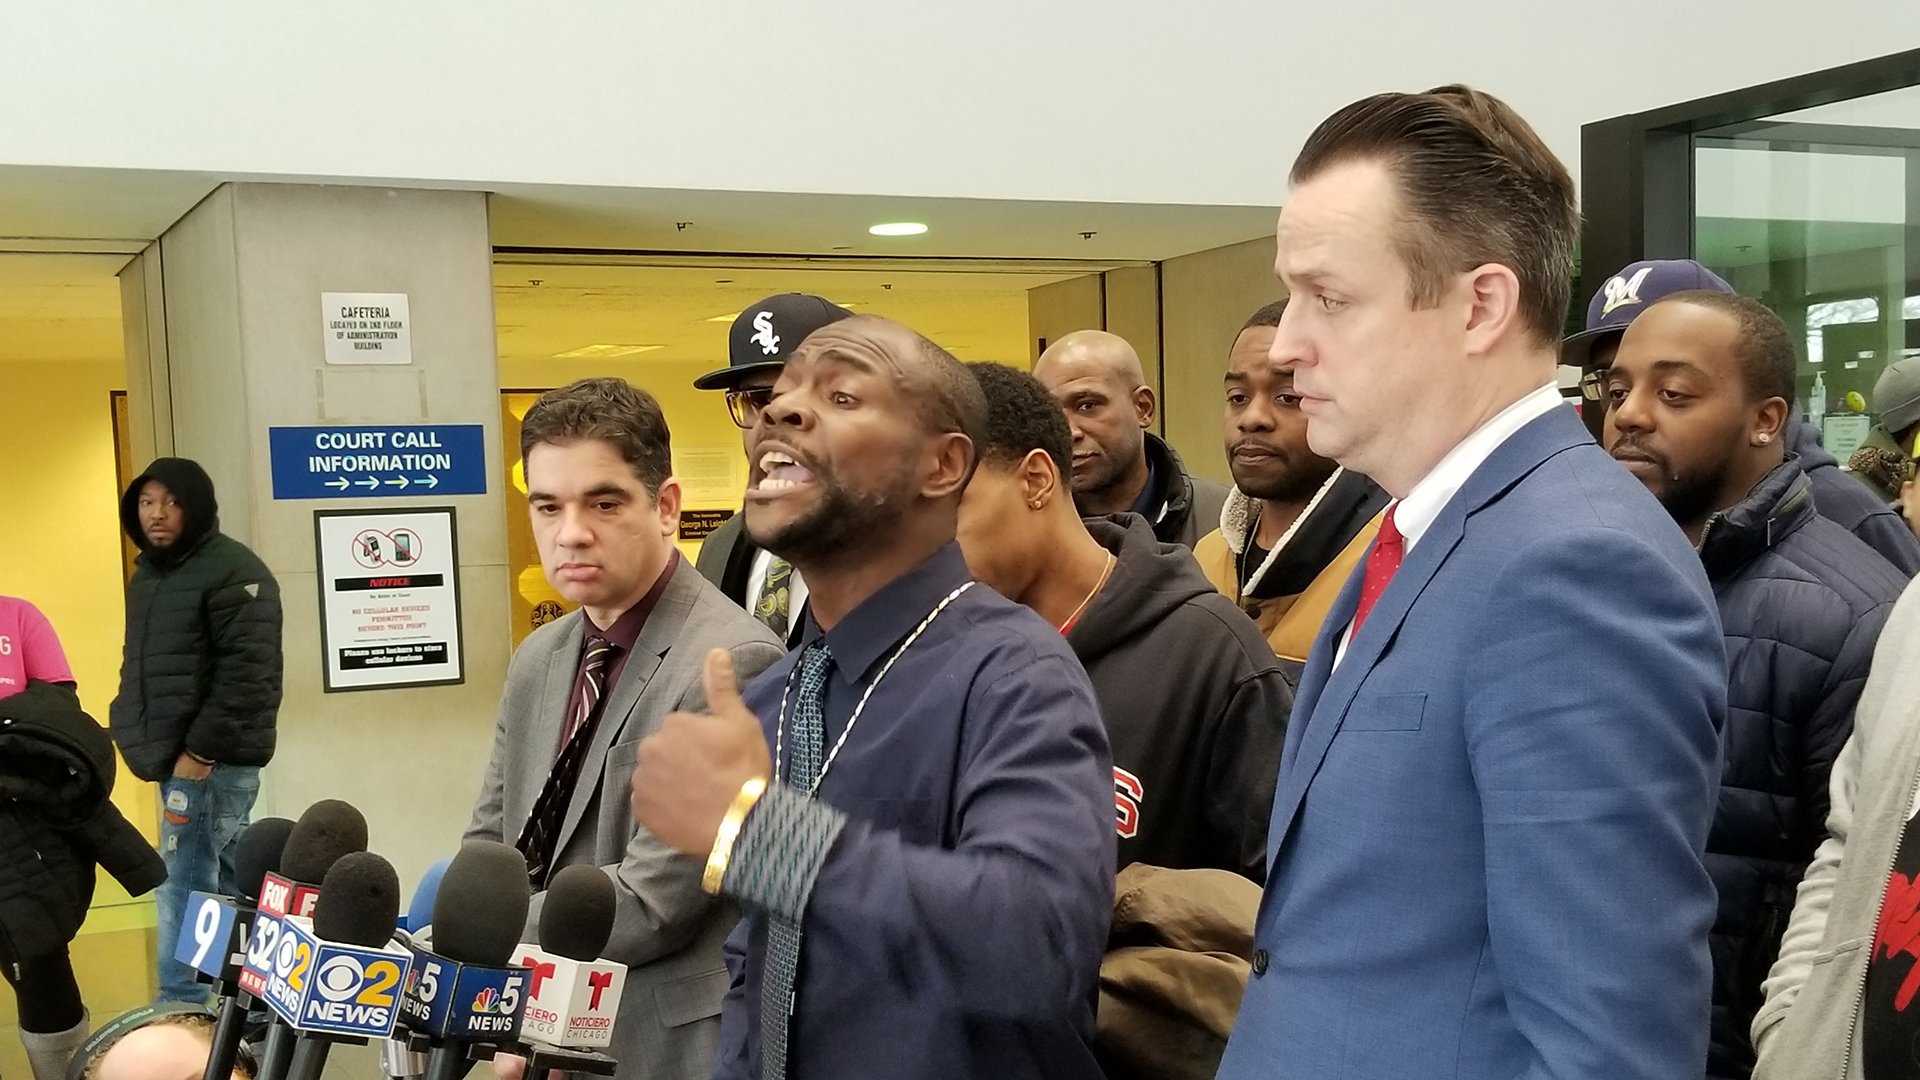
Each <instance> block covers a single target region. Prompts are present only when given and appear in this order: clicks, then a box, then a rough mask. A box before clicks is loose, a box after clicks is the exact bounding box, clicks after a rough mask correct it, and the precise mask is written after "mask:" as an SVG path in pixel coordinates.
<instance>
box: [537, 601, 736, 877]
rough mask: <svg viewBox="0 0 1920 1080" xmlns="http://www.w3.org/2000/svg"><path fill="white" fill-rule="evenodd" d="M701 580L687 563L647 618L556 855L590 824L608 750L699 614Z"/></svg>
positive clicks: (599, 729) (603, 717)
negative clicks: (695, 608) (696, 609)
mask: <svg viewBox="0 0 1920 1080" xmlns="http://www.w3.org/2000/svg"><path fill="white" fill-rule="evenodd" d="M698 577H699V575H698V574H697V573H695V572H694V571H693V569H692V568H691V567H688V566H686V565H685V564H684V563H682V564H679V565H677V566H676V567H675V569H674V572H673V579H672V580H671V581H668V582H667V588H666V591H665V592H663V593H661V594H660V600H659V602H658V603H656V604H655V605H654V608H653V611H652V613H650V614H649V615H648V616H647V622H646V625H645V626H643V627H641V628H640V636H639V637H638V638H636V639H634V643H633V654H632V655H630V656H628V657H627V663H626V666H625V667H623V668H621V669H620V678H619V680H618V681H617V682H615V683H614V684H613V693H612V694H611V695H609V696H608V697H607V703H606V705H605V707H604V708H602V709H601V712H600V720H599V722H598V723H596V724H595V725H594V728H593V741H592V742H591V743H589V744H588V745H587V756H586V759H585V760H584V761H582V762H581V763H580V778H579V780H578V782H576V783H575V784H574V785H573V796H572V798H570V799H569V800H568V801H567V814H566V816H565V817H564V818H562V819H561V820H560V836H559V839H557V840H555V841H554V848H553V849H554V850H555V851H565V850H566V847H567V843H568V842H569V841H570V840H572V839H573V832H574V830H575V829H577V828H579V827H580V822H581V821H582V820H584V819H585V817H586V814H587V807H588V805H589V804H591V803H592V802H593V799H594V796H595V795H596V794H598V792H599V790H600V777H601V774H602V773H603V772H605V770H606V766H607V751H608V750H610V749H611V748H612V747H613V744H614V743H615V742H618V741H619V740H620V737H621V735H622V733H623V732H625V731H626V729H627V726H628V721H630V720H631V719H632V718H633V715H634V713H635V711H636V710H637V709H638V708H639V705H640V698H641V696H642V695H643V694H645V693H646V691H647V687H648V686H649V685H651V684H652V682H653V676H654V674H655V673H656V672H658V671H659V670H660V660H661V658H662V657H664V656H666V654H667V651H668V650H669V649H671V648H672V647H673V642H674V639H675V638H678V637H679V636H680V631H681V629H682V628H684V627H685V626H686V624H687V616H688V615H689V614H691V613H692V611H693V602H694V599H695V598H696V597H698V596H699V594H700V590H699V581H698Z"/></svg>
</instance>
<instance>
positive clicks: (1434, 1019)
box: [1220, 409, 1727, 1080]
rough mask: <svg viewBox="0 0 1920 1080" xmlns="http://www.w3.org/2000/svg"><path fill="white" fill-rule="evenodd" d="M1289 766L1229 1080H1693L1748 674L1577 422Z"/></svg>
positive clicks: (1414, 574) (1530, 464)
mask: <svg viewBox="0 0 1920 1080" xmlns="http://www.w3.org/2000/svg"><path fill="white" fill-rule="evenodd" d="M1358 594H1359V575H1358V574H1357V573H1356V575H1355V577H1354V579H1353V580H1350V581H1349V582H1348V583H1347V588H1346V591H1345V592H1343V593H1342V594H1341V597H1340V600H1339V601H1338V602H1337V603H1336V604H1335V605H1334V607H1333V610H1332V612H1331V613H1330V615H1329V617H1328V619H1327V623H1326V626H1325V627H1323V628H1322V629H1321V633H1320V637H1319V640H1318V641H1317V642H1316V643H1315V645H1314V648H1313V652H1312V655H1311V656H1310V657H1309V659H1308V663H1307V668H1306V672H1305V674H1304V675H1303V677H1302V681H1301V686H1300V692H1299V695H1298V699H1297V701H1296V704H1295V707H1294V714H1293V723H1292V724H1291V725H1290V727H1289V730H1288V732H1287V742H1286V748H1285V751H1284V755H1283V757H1282V761H1281V768H1280V781H1279V786H1278V789H1277V791H1276V792H1275V796H1274V807H1273V821H1272V828H1271V833H1270V835H1269V839H1268V844H1269V852H1268V865H1269V866H1271V867H1272V868H1273V870H1272V872H1271V874H1270V875H1269V877H1268V884H1267V889H1266V893H1265V895H1264V897H1263V898H1262V901H1261V905H1260V917H1259V922H1258V924H1257V926H1256V928H1255V948H1256V949H1257V950H1258V951H1257V952H1256V954H1255V964H1254V969H1255V972H1256V974H1255V976H1254V977H1253V978H1252V979H1250V980H1249V982H1248V986H1247V992H1246V997H1245V1000H1244V1001H1243V1003H1242V1006H1241V1011H1240V1019H1239V1023H1238V1025H1237V1027H1236V1028H1235V1030H1234V1033H1233V1039H1232V1041H1231V1043H1230V1044H1229V1045H1228V1047H1227V1052H1226V1056H1225V1059H1224V1061H1223V1062H1222V1064H1221V1068H1220V1075H1221V1076H1222V1077H1229V1078H1234V1080H1255V1078H1258V1080H1293V1078H1300V1080H1342V1078H1354V1080H1359V1078H1366V1080H1442V1078H1447V1077H1459V1078H1462V1080H1507V1078H1518V1077H1525V1078H1528V1080H1536V1078H1538V1080H1546V1078H1549V1077H1551V1078H1553V1080H1683V1078H1684V1080H1698V1077H1699V1076H1700V1075H1701V1070H1702V1068H1703V1067H1704V1064H1705V1062H1706V1054H1707V1019H1708V997H1709V990H1710V965H1709V963H1708V958H1707V931H1708V929H1709V927H1710V926H1711V925H1712V922H1713V913H1714V890H1713V884H1712V882H1711V881H1709V880H1708V877H1707V872H1706V870H1705V868H1704V866H1703V864H1702V859H1701V852H1702V849H1703V848H1704V846H1705V843H1706V837H1707V826H1708V823H1709V821H1710V819H1711V817H1712V814H1713V805H1714V793H1715V785H1716V783H1717V781H1718V778H1719V772H1720V745H1719V728H1720V724H1721V721H1722V719H1723V716H1724V714H1725V711H1726V681H1727V675H1726V660H1725V654H1724V652H1723V646H1722V643H1721V637H1720V626H1719V619H1718V616H1717V615H1716V614H1715V609H1714V602H1713V595H1712V592H1711V591H1710V589H1709V588H1708V585H1707V579H1706V575H1705V573H1704V572H1703V571H1702V569H1701V566H1700V560H1699V558H1698V556H1696V555H1695V553H1694V551H1693V550H1692V548H1691V547H1690V546H1689V545H1688V543H1687V541H1686V538H1685V537H1684V536H1683V535H1682V534H1681V532H1680V531H1679V529H1678V528H1676V527H1675V525H1674V523H1673V521H1672V519H1671V518H1669V517H1668V515H1667V514H1666V512H1665V511H1664V510H1662V509H1661V507H1660V506H1659V504H1658V503H1656V502H1655V501H1654V499H1653V498H1652V497H1651V496H1650V495H1649V494H1648V493H1647V491H1646V490H1645V488H1643V487H1642V486H1641V485H1640V483H1639V482H1638V481H1636V480H1634V479H1633V478H1632V477H1631V476H1630V475H1628V474H1627V473H1626V472H1625V471H1624V470H1622V469H1621V468H1620V466H1619V465H1618V464H1616V463H1615V462H1614V461H1612V460H1611V459H1610V458H1608V457H1607V456H1606V454H1605V453H1604V452H1602V451H1601V450H1600V448H1599V447H1597V446H1595V445H1594V444H1593V442H1592V439H1591V438H1590V437H1589V436H1588V434H1587V433H1586V431H1585V429H1584V428H1582V427H1581V425H1580V422H1579V420H1578V419H1577V418H1576V417H1575V416H1574V414H1573V411H1572V410H1571V409H1555V410H1554V411H1553V412H1551V413H1549V414H1547V415H1545V416H1542V417H1539V418H1538V419H1536V420H1534V421H1533V422H1531V423H1530V424H1528V425H1527V426H1526V427H1525V428H1523V429H1521V431H1519V432H1518V433H1517V434H1515V435H1514V436H1513V437H1512V438H1510V439H1509V440H1508V441H1507V442H1506V443H1505V444H1504V445H1502V446H1501V447H1500V448H1499V449H1498V450H1496V451H1495V452H1494V454H1493V456H1492V457H1490V458H1489V459H1488V460H1487V461H1486V462H1485V463H1484V464H1483V465H1482V466H1481V467H1480V468H1479V470H1478V471H1476V472H1475V473H1474V475H1473V476H1472V478H1471V479H1470V480H1468V482H1467V484H1466V485H1465V486H1464V487H1463V488H1462V489H1461V490H1460V492H1459V493H1458V494H1457V495H1456V496H1455V497H1454V498H1453V500H1452V501H1451V502H1450V503H1448V504H1447V506H1446V507H1445V509H1443V510H1442V511H1441V513H1440V517H1439V518H1438V520H1436V521H1435V522H1434V524H1433V526H1432V528H1431V529H1429V531H1428V532H1427V533H1426V534H1425V535H1424V536H1423V537H1422V538H1421V539H1420V542H1419V543H1418V544H1417V545H1416V546H1415V547H1414V549H1413V550H1412V551H1411V552H1410V553H1409V554H1408V555H1407V558H1406V561H1405V562H1404V563H1403V564H1402V566H1401V568H1400V570H1399V572H1398V573H1397V574H1396V575H1395V577H1394V579H1393V581H1392V583H1391V584H1390V585H1388V587H1387V589H1386V591H1385V592H1384V593H1383V594H1382V595H1381V597H1380V599H1379V601H1378V602H1377V603H1376V606H1375V608H1374V610H1373V612H1372V613H1371V614H1370V615H1369V616H1368V617H1367V621H1366V623H1365V624H1364V626H1363V628H1362V630H1361V631H1360V633H1359V634H1358V635H1356V636H1355V639H1354V640H1353V642H1352V643H1351V646H1350V648H1349V650H1348V652H1347V656H1346V659H1345V660H1344V661H1342V662H1341V664H1340V666H1339V668H1338V669H1337V670H1335V669H1334V668H1333V659H1334V652H1335V648H1336V645H1337V643H1338V634H1340V633H1341V632H1343V631H1344V629H1345V627H1346V624H1347V623H1348V622H1350V621H1351V620H1352V616H1353V611H1354V606H1355V600H1356V597H1357V596H1358Z"/></svg>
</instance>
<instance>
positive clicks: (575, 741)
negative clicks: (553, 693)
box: [514, 634, 618, 892]
mask: <svg viewBox="0 0 1920 1080" xmlns="http://www.w3.org/2000/svg"><path fill="white" fill-rule="evenodd" d="M617 648H618V646H616V645H614V644H613V642H611V641H608V640H607V639H606V638H603V637H601V636H599V635H598V634H594V635H590V636H589V637H588V638H587V644H586V654H585V655H584V656H582V657H581V660H580V670H579V672H578V673H577V674H576V675H575V679H576V680H577V686H578V687H579V691H580V703H579V705H578V706H576V707H575V708H574V711H573V714H572V715H571V716H569V717H567V726H566V728H565V730H564V734H563V736H562V738H561V740H560V756H559V758H558V759H557V760H555V761H554V763H553V768H552V769H551V770H549V771H548V773H547V782H546V783H545V784H544V785H542V787H541V789H540V796H539V798H537V799H535V800H534V803H533V812H532V813H530V814H528V815H527V823H526V826H525V827H524V828H522V829H521V830H520V838H519V839H518V840H517V841H515V842H514V846H515V847H517V848H519V849H520V854H522V855H525V856H526V857H527V877H528V880H529V881H531V883H532V885H533V890H534V891H535V892H539V891H540V890H542V889H545V888H546V887H547V879H548V878H549V877H550V876H551V874H552V872H553V865H552V864H553V859H554V856H555V855H557V854H558V852H557V851H556V850H555V848H556V846H557V841H558V840H559V838H560V825H561V823H562V821H564V820H565V818H566V815H567V804H568V803H570V802H572V801H573V789H574V786H575V785H577V784H578V783H579V782H580V769H581V766H582V765H584V764H585V763H586V760H587V744H588V743H590V742H592V741H593V728H594V725H593V720H594V718H595V717H597V716H598V715H599V714H600V700H601V698H602V697H603V696H604V693H605V691H606V686H607V664H608V662H609V661H611V660H612V659H613V654H614V652H615V650H616V649H617Z"/></svg>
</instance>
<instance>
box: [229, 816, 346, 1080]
mask: <svg viewBox="0 0 1920 1080" xmlns="http://www.w3.org/2000/svg"><path fill="white" fill-rule="evenodd" d="M366 849H367V819H366V817H365V816H364V815H362V814H361V813H360V811H359V810H357V809H355V808H354V807H353V806H352V805H351V804H349V803H344V802H341V801H340V800H338V799H322V800H321V801H319V802H317V803H314V804H313V805H312V806H309V807H307V811H306V813H304V814H301V815H300V820H299V821H297V822H295V823H294V826H293V828H292V829H291V830H290V831H289V832H288V833H287V842H286V845H285V848H284V850H283V852H282V854H281V857H280V866H279V868H278V870H276V871H270V872H268V873H266V874H265V875H264V876H262V878H261V880H260V896H259V903H258V905H257V907H258V910H257V912H256V913H255V915H254V917H253V929H252V931H251V932H250V933H249V934H248V936H247V959H246V965H245V966H244V968H243V969H242V970H241V972H240V980H239V981H240V989H242V990H244V991H245V992H246V993H247V994H248V996H249V997H251V998H253V999H255V1000H260V1001H265V1002H267V1004H268V1005H269V1006H271V1005H272V1004H273V1002H272V1000H271V999H270V998H269V996H268V993H267V987H268V982H269V979H270V977H271V976H272V974H273V970H274V961H275V959H276V956H277V953H278V951H279V947H280V939H281V937H282V933H283V931H284V929H285V927H286V926H287V925H288V923H287V919H288V918H289V917H292V916H296V915H298V916H307V915H311V914H312V913H313V906H314V903H315V902H316V901H317V900H318V899H319V897H320V889H319V887H318V886H319V884H320V883H321V882H322V881H323V880H324V879H325V877H326V874H327V871H329V870H331V869H332V868H333V865H334V864H335V863H336V862H338V861H340V859H341V858H343V857H345V856H347V855H350V854H353V853H355V852H362V851H365V850H366ZM236 854H237V853H236ZM289 963H291V958H290V959H289ZM277 1011H278V1010H276V1012H277ZM292 1056H293V1028H292V1027H291V1026H289V1025H288V1024H287V1023H286V1022H284V1021H282V1020H279V1019H278V1018H276V1019H275V1020H274V1022H272V1023H270V1024H269V1025H268V1026H267V1038H266V1046H265V1048H264V1050H263V1051H262V1053H261V1055H260V1072H259V1075H260V1076H261V1077H263V1078H266V1077H279V1076H284V1075H285V1074H286V1071H287V1068H288V1066H289V1065H290V1064H291V1062H292Z"/></svg>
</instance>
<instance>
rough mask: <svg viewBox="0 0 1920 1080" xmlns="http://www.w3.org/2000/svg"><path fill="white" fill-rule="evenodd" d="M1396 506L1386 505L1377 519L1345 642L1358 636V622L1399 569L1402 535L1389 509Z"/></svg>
mask: <svg viewBox="0 0 1920 1080" xmlns="http://www.w3.org/2000/svg"><path fill="white" fill-rule="evenodd" d="M1399 508H1400V504H1399V503H1394V504H1393V505H1392V506H1389V507H1387V516H1386V517H1384V518H1381V519H1380V535H1379V536H1376V537H1374V540H1373V550H1372V551H1369V552H1367V572H1366V575H1365V576H1364V577H1362V578H1361V579H1360V606H1358V607H1356V608H1354V609H1353V633H1352V634H1351V635H1350V636H1349V637H1348V639H1347V640H1349V641H1351V640H1353V638H1357V637H1359V636H1360V624H1361V623H1363V622H1366V621H1367V614H1368V612H1371V611H1372V610H1373V605H1374V602H1375V601H1377V600H1379V599H1380V594H1381V593H1383V592H1386V591H1387V582H1389V581H1392V580H1393V575H1394V572H1395V571H1397V570H1399V569H1400V560H1401V558H1402V557H1403V556H1405V555H1406V551H1407V547H1406V538H1405V537H1403V536H1401V535H1400V526H1398V525H1395V524H1394V523H1393V512H1394V511H1395V510H1398V509H1399Z"/></svg>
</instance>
